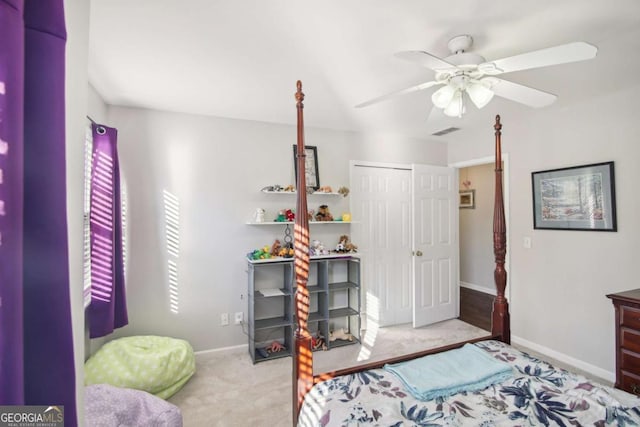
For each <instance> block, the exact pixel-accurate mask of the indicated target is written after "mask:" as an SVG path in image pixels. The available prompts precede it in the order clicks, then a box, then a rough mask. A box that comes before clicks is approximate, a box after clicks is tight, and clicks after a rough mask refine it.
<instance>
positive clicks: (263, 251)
mask: <svg viewBox="0 0 640 427" xmlns="http://www.w3.org/2000/svg"><path fill="white" fill-rule="evenodd" d="M247 258H249V259H253V260H258V259H269V258H271V248H269V245H266V246H263V247H262V248H260V249H254V250H253V251H251V252H249V253H248V254H247Z"/></svg>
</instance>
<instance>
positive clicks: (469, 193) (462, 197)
mask: <svg viewBox="0 0 640 427" xmlns="http://www.w3.org/2000/svg"><path fill="white" fill-rule="evenodd" d="M458 199H459V203H458V206H459V207H460V208H465V209H475V208H476V190H462V191H460V194H459V195H458Z"/></svg>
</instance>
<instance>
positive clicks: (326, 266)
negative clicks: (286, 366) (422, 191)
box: [247, 254, 360, 363]
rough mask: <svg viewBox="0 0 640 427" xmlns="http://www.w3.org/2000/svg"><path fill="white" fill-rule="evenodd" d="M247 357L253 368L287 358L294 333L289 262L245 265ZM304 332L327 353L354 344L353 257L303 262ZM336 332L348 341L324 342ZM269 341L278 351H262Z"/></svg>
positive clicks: (356, 267)
mask: <svg viewBox="0 0 640 427" xmlns="http://www.w3.org/2000/svg"><path fill="white" fill-rule="evenodd" d="M247 267H248V268H247V273H248V288H249V289H248V296H249V297H248V304H249V310H248V322H247V325H248V336H249V354H250V355H251V359H252V360H253V363H257V362H262V361H266V360H272V359H276V358H279V357H285V356H289V355H290V354H291V349H292V345H293V342H294V340H293V334H294V331H295V328H296V327H297V324H296V319H295V307H294V304H295V301H294V288H295V276H294V274H295V273H294V260H293V258H270V259H262V260H247ZM309 273H310V274H309V284H310V285H309V286H308V288H307V289H308V290H309V297H310V307H309V309H310V313H309V318H308V324H309V331H310V332H311V333H312V334H313V335H314V336H317V335H318V334H319V335H321V336H322V337H324V339H325V342H326V345H327V347H328V349H329V350H330V349H331V348H335V347H341V346H344V345H348V344H356V343H359V342H360V259H359V258H358V256H357V254H331V255H322V256H314V257H311V259H310V261H309ZM339 329H342V330H344V331H345V332H347V333H350V334H352V335H353V340H352V341H348V340H344V341H343V340H334V341H333V342H329V333H330V332H331V331H332V330H339ZM273 341H277V342H279V343H280V344H282V345H283V346H284V347H285V350H284V351H280V352H276V353H268V355H267V357H264V356H263V354H264V352H263V350H264V348H265V347H266V346H268V345H270V344H271V343H272V342H273Z"/></svg>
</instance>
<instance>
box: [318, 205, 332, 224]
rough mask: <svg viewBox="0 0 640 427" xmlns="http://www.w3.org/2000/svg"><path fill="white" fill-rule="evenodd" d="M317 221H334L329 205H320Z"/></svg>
mask: <svg viewBox="0 0 640 427" xmlns="http://www.w3.org/2000/svg"><path fill="white" fill-rule="evenodd" d="M316 221H333V215H331V212H329V207H328V206H327V205H320V207H319V208H318V213H316Z"/></svg>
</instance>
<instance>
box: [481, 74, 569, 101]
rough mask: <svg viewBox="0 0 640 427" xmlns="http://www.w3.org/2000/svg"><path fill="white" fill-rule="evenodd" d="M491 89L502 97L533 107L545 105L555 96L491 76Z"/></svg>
mask: <svg viewBox="0 0 640 427" xmlns="http://www.w3.org/2000/svg"><path fill="white" fill-rule="evenodd" d="M491 80H492V83H493V84H492V86H491V90H492V91H493V92H494V93H495V94H496V95H498V96H501V97H502V98H506V99H509V100H511V101H515V102H519V103H521V104H524V105H528V106H529V107H533V108H540V107H546V106H547V105H551V104H553V102H554V101H555V100H556V98H557V96H556V95H554V94H552V93H548V92H543V91H541V90H539V89H534V88H532V87H528V86H524V85H521V84H519V83H513V82H510V81H508V80H502V79H498V78H495V77H494V78H492V79H491Z"/></svg>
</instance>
